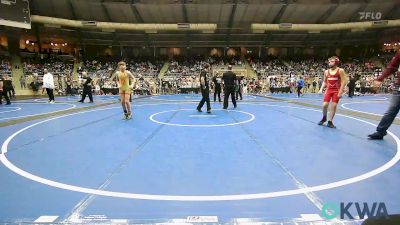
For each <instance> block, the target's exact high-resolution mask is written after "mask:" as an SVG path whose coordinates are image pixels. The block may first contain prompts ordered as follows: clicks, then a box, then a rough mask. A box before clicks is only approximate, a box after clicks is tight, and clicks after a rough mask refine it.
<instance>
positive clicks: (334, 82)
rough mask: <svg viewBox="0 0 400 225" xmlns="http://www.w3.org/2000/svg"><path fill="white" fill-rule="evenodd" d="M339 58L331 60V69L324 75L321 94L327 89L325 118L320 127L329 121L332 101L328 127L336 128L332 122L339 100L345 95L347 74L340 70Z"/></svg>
mask: <svg viewBox="0 0 400 225" xmlns="http://www.w3.org/2000/svg"><path fill="white" fill-rule="evenodd" d="M339 63H340V61H339V58H338V57H336V56H333V57H331V58H329V64H328V65H329V69H327V70H326V71H325V73H324V82H323V83H322V86H321V89H320V90H319V93H320V94H322V90H323V89H324V88H325V87H326V91H325V96H324V105H323V117H322V120H321V121H320V122H319V123H318V125H323V124H324V123H325V122H326V121H327V114H328V107H329V102H330V101H331V100H332V104H331V111H330V114H329V120H328V127H330V128H336V127H335V125H333V123H332V120H333V117H334V116H335V113H336V107H337V104H338V102H339V99H340V98H341V97H342V95H343V89H344V87H345V84H346V74H345V72H344V70H343V69H342V68H339V67H338V65H339Z"/></svg>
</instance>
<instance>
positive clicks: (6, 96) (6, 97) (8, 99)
mask: <svg viewBox="0 0 400 225" xmlns="http://www.w3.org/2000/svg"><path fill="white" fill-rule="evenodd" d="M3 96H4V98H5V99H6V104H7V105H9V104H11V102H10V98H9V97H8V95H7V93H6V92H3Z"/></svg>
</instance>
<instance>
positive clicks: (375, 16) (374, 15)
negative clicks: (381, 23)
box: [358, 12, 382, 20]
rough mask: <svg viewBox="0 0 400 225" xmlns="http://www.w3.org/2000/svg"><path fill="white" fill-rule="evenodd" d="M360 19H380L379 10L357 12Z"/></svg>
mask: <svg viewBox="0 0 400 225" xmlns="http://www.w3.org/2000/svg"><path fill="white" fill-rule="evenodd" d="M358 14H360V20H370V19H372V20H380V19H381V18H382V13H381V12H358Z"/></svg>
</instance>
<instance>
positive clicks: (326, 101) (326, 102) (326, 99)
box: [318, 92, 332, 125]
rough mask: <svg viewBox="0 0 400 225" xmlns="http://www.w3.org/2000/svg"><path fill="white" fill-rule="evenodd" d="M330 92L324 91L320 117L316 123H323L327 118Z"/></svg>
mask: <svg viewBox="0 0 400 225" xmlns="http://www.w3.org/2000/svg"><path fill="white" fill-rule="evenodd" d="M331 98H332V93H329V92H326V93H325V95H324V103H323V105H322V119H321V121H319V123H318V125H323V124H324V123H325V122H326V120H327V115H328V107H329V102H330V101H331Z"/></svg>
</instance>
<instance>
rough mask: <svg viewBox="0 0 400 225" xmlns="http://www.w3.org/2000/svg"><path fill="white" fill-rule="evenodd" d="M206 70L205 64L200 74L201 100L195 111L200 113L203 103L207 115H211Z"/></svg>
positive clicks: (207, 67)
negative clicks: (205, 106) (205, 104)
mask: <svg viewBox="0 0 400 225" xmlns="http://www.w3.org/2000/svg"><path fill="white" fill-rule="evenodd" d="M208 69H209V65H208V64H206V65H205V66H204V69H203V70H202V71H201V72H200V91H201V95H202V99H201V101H200V102H199V105H198V106H197V111H199V112H202V111H201V108H202V107H203V105H204V103H205V102H206V103H207V113H211V104H210V86H209V83H208V78H207V74H208Z"/></svg>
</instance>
